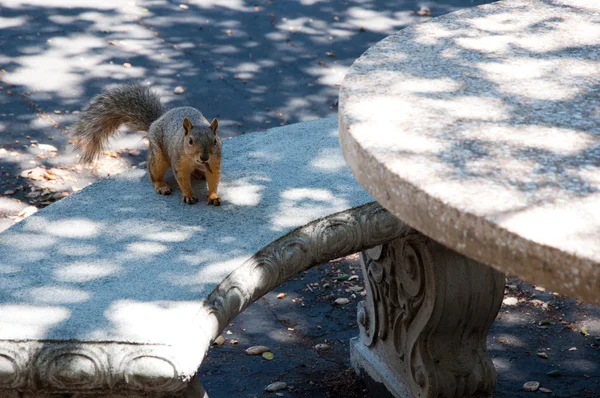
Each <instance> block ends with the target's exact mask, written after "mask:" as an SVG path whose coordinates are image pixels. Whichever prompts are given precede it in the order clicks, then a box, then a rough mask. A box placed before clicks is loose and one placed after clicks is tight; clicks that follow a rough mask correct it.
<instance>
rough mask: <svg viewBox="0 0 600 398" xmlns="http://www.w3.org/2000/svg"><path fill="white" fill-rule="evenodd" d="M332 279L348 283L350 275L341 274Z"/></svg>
mask: <svg viewBox="0 0 600 398" xmlns="http://www.w3.org/2000/svg"><path fill="white" fill-rule="evenodd" d="M331 279H333V280H334V281H346V280H348V274H341V275H338V276H334V277H333V278H331Z"/></svg>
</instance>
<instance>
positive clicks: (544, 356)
mask: <svg viewBox="0 0 600 398" xmlns="http://www.w3.org/2000/svg"><path fill="white" fill-rule="evenodd" d="M535 355H537V356H538V357H540V358H544V359H548V354H546V353H545V352H538V353H537V354H535Z"/></svg>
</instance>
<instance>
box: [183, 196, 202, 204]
mask: <svg viewBox="0 0 600 398" xmlns="http://www.w3.org/2000/svg"><path fill="white" fill-rule="evenodd" d="M183 201H184V202H185V203H187V204H188V205H193V204H194V203H197V202H198V198H197V197H195V196H186V195H183Z"/></svg>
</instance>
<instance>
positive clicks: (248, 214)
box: [0, 119, 371, 361]
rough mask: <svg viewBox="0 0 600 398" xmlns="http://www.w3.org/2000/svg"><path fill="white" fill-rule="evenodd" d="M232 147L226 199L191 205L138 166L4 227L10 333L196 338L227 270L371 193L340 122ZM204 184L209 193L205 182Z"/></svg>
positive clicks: (1, 271) (2, 296) (4, 327)
mask: <svg viewBox="0 0 600 398" xmlns="http://www.w3.org/2000/svg"><path fill="white" fill-rule="evenodd" d="M288 137H289V138H288ZM292 137H293V138H292ZM291 140H293V142H294V146H295V149H296V151H295V152H294V153H290V150H289V147H290V143H291ZM315 142H318V143H319V145H318V146H316V145H315ZM224 150H225V151H227V152H228V153H230V154H231V155H232V157H231V158H226V159H224V164H223V167H224V170H227V173H225V175H224V179H223V182H222V185H221V195H222V198H223V200H224V203H223V206H221V207H213V206H207V205H205V204H204V203H203V202H201V203H199V204H197V205H194V206H189V205H186V204H184V203H182V201H181V198H180V192H179V190H176V191H175V192H174V194H173V195H172V196H160V195H157V194H156V193H155V192H154V189H153V187H152V184H151V183H150V181H149V180H148V177H147V176H146V175H145V172H144V171H143V170H137V171H132V172H129V173H125V174H121V175H118V176H115V177H113V178H110V179H105V180H103V181H101V182H99V183H97V184H94V185H92V186H90V187H88V188H86V189H84V190H83V191H82V192H81V193H79V194H77V195H74V196H72V197H69V198H67V199H65V200H62V201H60V202H58V203H56V204H55V205H53V206H51V207H49V208H47V209H44V210H43V211H41V212H39V213H37V214H36V215H35V216H32V217H30V218H28V219H26V220H24V221H23V222H22V223H20V224H17V225H16V226H14V227H13V228H11V229H9V230H8V231H5V232H4V233H3V234H2V240H1V242H0V257H1V258H3V261H2V264H0V286H1V287H2V289H0V301H1V305H0V314H2V316H0V331H2V333H1V336H0V338H1V339H4V340H6V339H19V340H29V339H43V340H45V339H55V340H86V341H112V340H115V339H116V340H119V341H137V342H153V343H165V344H175V343H177V342H181V340H182V339H186V340H187V339H194V338H195V336H196V335H197V333H198V327H197V324H196V322H198V321H199V322H200V324H202V322H204V321H208V320H203V319H200V320H198V319H196V315H197V314H198V311H199V310H200V309H201V302H202V300H203V299H204V298H206V296H207V295H208V293H210V291H211V290H212V289H213V288H214V287H215V286H216V285H217V284H218V283H219V282H221V280H222V279H223V278H224V277H225V276H227V274H229V273H230V272H231V271H233V270H234V269H235V268H237V267H238V266H239V265H241V264H242V263H243V262H244V261H246V260H247V259H248V258H250V257H251V256H252V255H253V254H255V253H256V252H257V251H258V250H259V249H261V248H262V247H264V246H266V245H267V244H269V243H271V242H272V241H274V240H276V239H278V238H280V237H281V236H283V235H285V234H287V233H288V232H289V231H291V230H293V229H295V228H298V227H300V226H303V225H305V224H307V223H309V222H312V221H314V220H317V219H319V218H321V217H324V216H328V215H330V214H333V213H337V212H340V211H344V210H346V209H349V208H353V207H356V206H358V205H362V204H364V203H367V202H369V201H370V200H371V199H370V197H369V196H368V194H366V193H365V192H364V191H363V190H362V189H361V188H360V186H359V185H358V184H357V183H356V182H355V180H354V178H353V177H352V175H351V173H350V172H349V170H348V169H347V168H345V166H344V163H343V160H342V158H341V153H340V152H339V147H338V141H337V127H336V123H335V120H331V119H328V120H325V121H317V122H312V123H308V124H305V125H303V126H302V127H294V126H290V127H287V128H283V129H280V130H277V131H271V132H269V133H266V134H261V135H246V136H242V137H238V138H237V139H235V140H230V141H225V143H224ZM170 183H172V184H174V181H173V180H172V178H171V179H170ZM195 189H196V192H197V193H198V195H199V196H200V197H206V187H205V186H204V184H203V183H199V184H197V185H196V186H195ZM200 359H201V358H198V361H199V360H200Z"/></svg>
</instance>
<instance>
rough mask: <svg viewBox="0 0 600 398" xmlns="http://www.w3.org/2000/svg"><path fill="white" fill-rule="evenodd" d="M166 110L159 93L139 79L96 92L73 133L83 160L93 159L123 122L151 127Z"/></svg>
mask: <svg viewBox="0 0 600 398" xmlns="http://www.w3.org/2000/svg"><path fill="white" fill-rule="evenodd" d="M164 112H165V109H164V106H163V104H162V102H161V100H160V97H159V96H158V95H157V94H156V93H155V92H154V91H152V90H151V89H150V88H149V87H148V86H144V85H142V84H140V83H129V84H124V85H121V86H117V87H115V88H113V89H110V90H108V91H106V92H104V93H102V94H99V95H97V96H95V97H94V98H92V100H91V101H90V103H89V105H88V106H87V107H85V109H83V111H82V115H81V117H80V118H79V122H78V123H77V126H76V128H75V133H74V134H73V136H74V138H75V144H76V145H77V146H78V148H79V150H80V152H81V155H82V156H81V157H82V160H83V161H84V162H85V163H90V162H92V161H94V160H95V159H96V158H97V157H98V155H99V154H100V153H101V152H102V151H103V149H104V146H105V145H106V143H107V142H108V139H109V138H110V137H111V136H113V135H114V134H115V133H117V131H118V128H119V126H121V125H122V124H125V125H126V126H127V127H129V128H130V129H132V130H136V131H148V129H149V128H150V125H151V124H152V122H154V121H155V120H156V119H158V118H159V117H160V116H161V115H162V114H163V113H164Z"/></svg>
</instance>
